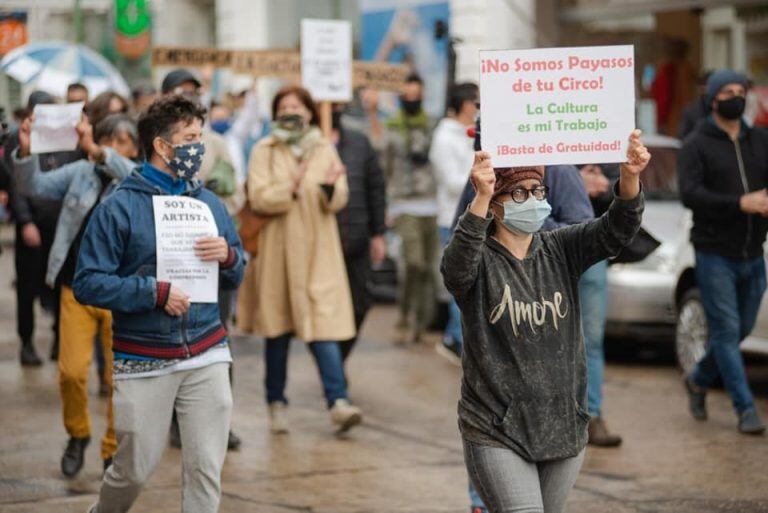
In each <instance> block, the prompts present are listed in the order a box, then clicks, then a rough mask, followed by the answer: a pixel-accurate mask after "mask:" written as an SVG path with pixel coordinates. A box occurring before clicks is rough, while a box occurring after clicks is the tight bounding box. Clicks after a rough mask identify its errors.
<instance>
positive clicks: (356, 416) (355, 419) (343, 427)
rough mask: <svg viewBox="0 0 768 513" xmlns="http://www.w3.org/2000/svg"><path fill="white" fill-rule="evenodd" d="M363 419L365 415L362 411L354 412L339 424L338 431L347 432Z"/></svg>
mask: <svg viewBox="0 0 768 513" xmlns="http://www.w3.org/2000/svg"><path fill="white" fill-rule="evenodd" d="M362 421H363V415H362V414H361V413H353V414H352V415H350V416H349V417H348V418H347V419H346V420H344V422H342V423H340V424H338V429H337V430H336V432H337V433H346V432H347V431H349V430H350V429H352V428H353V427H355V426H357V425H358V424H360V423H361V422H362Z"/></svg>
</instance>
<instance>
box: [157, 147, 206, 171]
mask: <svg viewBox="0 0 768 513" xmlns="http://www.w3.org/2000/svg"><path fill="white" fill-rule="evenodd" d="M165 142H166V143H167V144H169V145H171V147H173V149H174V151H175V153H176V156H175V157H174V158H172V159H168V158H167V157H165V156H164V155H160V156H161V157H162V159H163V160H164V161H165V163H166V164H167V165H168V167H169V168H171V171H173V174H175V175H176V176H177V177H179V178H182V179H184V180H192V179H193V178H194V177H195V175H196V174H197V173H198V172H199V171H200V166H201V165H202V163H203V155H205V144H204V143H203V142H202V141H200V142H194V143H187V144H177V145H173V144H171V143H169V142H168V141H165Z"/></svg>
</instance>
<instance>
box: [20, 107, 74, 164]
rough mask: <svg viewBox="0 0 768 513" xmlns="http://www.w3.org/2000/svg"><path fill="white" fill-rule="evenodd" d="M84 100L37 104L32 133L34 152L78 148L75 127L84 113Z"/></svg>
mask: <svg viewBox="0 0 768 513" xmlns="http://www.w3.org/2000/svg"><path fill="white" fill-rule="evenodd" d="M83 106H84V104H83V102H79V103H67V104H64V105H55V104H51V105H48V104H41V105H36V106H35V112H34V114H35V121H34V123H32V133H31V134H30V150H31V152H32V153H49V152H52V151H72V150H74V149H75V148H77V141H78V136H77V131H76V130H75V127H76V126H77V124H78V123H79V122H80V118H81V117H82V115H83Z"/></svg>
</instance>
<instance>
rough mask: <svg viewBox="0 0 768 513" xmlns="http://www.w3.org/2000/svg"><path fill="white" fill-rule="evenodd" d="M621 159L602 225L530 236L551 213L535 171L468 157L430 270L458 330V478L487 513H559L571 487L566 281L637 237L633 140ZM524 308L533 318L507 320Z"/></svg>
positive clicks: (573, 368)
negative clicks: (462, 205)
mask: <svg viewBox="0 0 768 513" xmlns="http://www.w3.org/2000/svg"><path fill="white" fill-rule="evenodd" d="M627 158H628V162H627V163H626V164H624V165H622V174H621V180H620V181H619V184H618V186H617V188H616V196H617V198H616V200H615V201H614V203H613V205H612V207H611V209H610V210H609V213H608V214H607V215H605V216H603V217H601V218H600V219H598V220H594V221H591V222H589V223H584V224H580V225H575V226H571V227H568V228H564V229H560V230H555V231H553V232H545V233H538V232H539V230H540V229H541V227H542V225H543V224H544V222H545V220H546V219H547V217H549V214H550V212H551V207H550V206H549V205H548V203H547V201H546V198H547V189H546V187H545V186H544V185H543V183H542V179H543V175H544V168H543V167H524V168H500V169H494V168H493V166H492V163H491V160H490V159H491V156H490V154H489V153H487V152H477V153H476V157H475V162H474V165H473V168H472V182H473V183H474V184H475V187H476V189H477V195H476V196H475V199H474V200H473V201H472V203H471V204H470V206H469V208H468V210H467V212H466V213H465V214H464V215H463V216H462V218H461V219H460V220H459V224H458V226H457V228H456V231H455V233H454V236H453V237H452V238H451V242H450V243H449V244H448V247H447V248H446V250H445V254H444V256H443V261H442V265H441V271H442V273H443V277H444V280H445V284H446V286H447V287H448V290H449V291H450V292H451V294H453V295H454V297H456V299H457V302H458V304H459V307H460V308H461V311H462V320H463V323H464V326H465V330H464V334H465V335H466V338H465V344H464V356H463V359H462V363H463V370H464V375H463V378H462V389H461V399H460V401H459V427H460V429H461V434H462V438H463V440H464V454H465V460H466V464H467V471H468V472H469V475H470V478H471V480H472V482H473V484H474V485H475V488H476V489H477V491H478V492H479V493H480V495H481V497H482V499H483V501H484V503H485V504H486V506H487V507H488V509H489V510H490V511H491V512H493V513H501V512H506V511H522V510H526V511H531V512H547V513H559V512H561V511H563V509H564V506H565V501H566V498H567V496H568V493H569V491H570V489H571V487H572V486H573V483H574V482H575V481H576V477H577V475H578V472H579V468H580V467H581V463H582V460H583V458H584V447H585V445H586V441H587V433H586V428H587V424H588V420H589V415H588V414H587V413H586V411H585V409H586V408H585V406H586V405H585V404H584V403H585V400H586V386H587V372H586V362H585V357H584V346H583V343H582V342H581V319H580V317H579V313H580V307H579V302H580V301H579V294H578V281H579V277H580V276H581V274H582V272H583V271H584V270H585V269H587V268H589V267H591V266H592V265H594V264H595V263H597V262H599V261H601V260H605V259H606V258H607V257H609V256H610V255H615V254H617V253H618V252H619V251H620V250H621V248H622V247H624V246H625V245H626V244H628V243H629V242H630V241H631V240H632V238H633V237H634V235H635V233H636V232H637V230H638V229H639V228H640V222H641V217H642V211H643V195H642V191H641V188H640V180H639V174H640V173H641V172H642V171H643V169H645V167H646V165H647V163H648V161H649V159H650V155H649V154H648V152H647V150H646V148H645V147H644V146H643V145H642V142H641V141H640V138H639V131H634V132H633V133H632V135H631V136H630V144H629V149H628V151H627ZM494 289H497V290H496V292H493V290H494ZM489 291H490V295H489ZM526 305H528V307H529V308H531V307H532V308H533V309H534V311H535V310H539V311H540V312H542V315H541V319H539V318H538V317H539V316H536V318H535V321H534V318H533V317H529V318H528V321H530V322H528V321H526V320H524V319H522V318H521V317H520V316H515V315H514V310H516V309H519V308H525V307H526ZM542 361H546V362H547V365H541V362H542ZM499 419H501V420H499Z"/></svg>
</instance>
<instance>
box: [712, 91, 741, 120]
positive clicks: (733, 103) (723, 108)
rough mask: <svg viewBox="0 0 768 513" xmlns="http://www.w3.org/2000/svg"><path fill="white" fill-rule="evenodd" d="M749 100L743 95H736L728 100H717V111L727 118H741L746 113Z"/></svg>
mask: <svg viewBox="0 0 768 513" xmlns="http://www.w3.org/2000/svg"><path fill="white" fill-rule="evenodd" d="M746 106H747V100H746V99H745V98H744V97H743V96H734V97H733V98H728V99H727V100H717V104H716V105H715V111H716V112H717V113H718V114H720V116H722V117H723V118H725V119H731V120H733V119H739V118H740V117H741V115H742V114H744V109H745V108H746Z"/></svg>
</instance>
